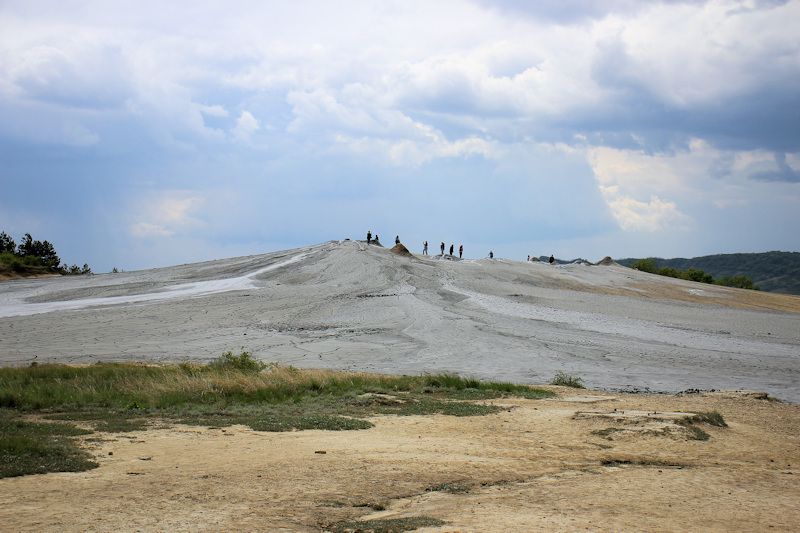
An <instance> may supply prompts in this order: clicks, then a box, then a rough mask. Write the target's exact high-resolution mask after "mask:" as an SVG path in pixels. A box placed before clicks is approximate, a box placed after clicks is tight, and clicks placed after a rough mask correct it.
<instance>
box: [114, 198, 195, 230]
mask: <svg viewBox="0 0 800 533" xmlns="http://www.w3.org/2000/svg"><path fill="white" fill-rule="evenodd" d="M204 204H205V198H203V197H202V196H199V195H197V194H195V193H191V192H186V191H159V192H156V193H152V194H149V195H147V196H146V197H145V198H143V199H140V200H139V201H138V202H137V205H136V206H135V207H134V208H133V209H132V212H133V213H136V215H135V216H136V218H137V219H138V220H136V221H135V222H133V223H132V224H131V225H130V228H129V229H130V233H131V235H133V236H134V237H138V238H149V237H170V236H173V235H175V234H177V233H180V232H186V231H188V230H192V229H195V228H197V227H199V226H202V225H203V222H202V220H201V219H200V218H199V213H198V211H199V209H200V208H201V207H202V206H203V205H204Z"/></svg>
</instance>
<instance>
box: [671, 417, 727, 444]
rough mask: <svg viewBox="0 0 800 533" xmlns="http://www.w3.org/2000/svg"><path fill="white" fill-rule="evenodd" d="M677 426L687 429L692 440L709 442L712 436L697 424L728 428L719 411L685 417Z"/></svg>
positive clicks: (678, 421)
mask: <svg viewBox="0 0 800 533" xmlns="http://www.w3.org/2000/svg"><path fill="white" fill-rule="evenodd" d="M676 423H677V424H679V425H681V426H683V427H685V428H686V431H687V435H688V436H689V439H691V440H708V439H709V438H711V436H710V435H709V434H708V433H706V432H705V431H703V430H702V429H701V428H699V427H697V426H696V425H695V424H708V425H710V426H716V427H720V428H725V427H728V424H727V423H726V422H725V419H724V418H722V415H721V414H720V413H718V412H717V411H707V412H702V413H695V414H693V415H692V416H687V417H684V418H682V419H680V420H677V421H676Z"/></svg>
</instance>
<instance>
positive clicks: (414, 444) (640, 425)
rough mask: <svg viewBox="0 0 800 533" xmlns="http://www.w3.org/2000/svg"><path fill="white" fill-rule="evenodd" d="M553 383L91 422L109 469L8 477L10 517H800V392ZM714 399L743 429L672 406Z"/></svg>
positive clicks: (94, 445)
mask: <svg viewBox="0 0 800 533" xmlns="http://www.w3.org/2000/svg"><path fill="white" fill-rule="evenodd" d="M553 389H554V390H556V391H557V392H558V393H559V396H558V397H557V398H556V399H552V400H538V401H535V400H522V399H513V400H498V401H496V402H495V403H498V404H500V405H503V406H505V407H507V408H508V409H507V410H503V411H501V412H500V413H498V414H494V415H489V416H479V417H464V418H456V417H447V416H410V417H394V416H381V417H376V418H373V419H372V421H373V422H374V423H375V427H374V428H372V429H369V430H365V431H346V432H327V431H302V432H292V433H262V432H255V431H252V430H250V429H248V428H244V427H231V428H224V429H214V428H198V427H185V426H178V427H172V428H153V429H150V430H148V431H144V432H133V433H120V434H95V435H91V436H89V438H87V439H86V441H85V446H87V447H88V448H89V449H91V450H92V453H93V454H94V455H95V456H96V457H97V460H98V462H99V463H100V467H99V468H97V469H95V470H91V471H88V472H82V473H60V474H47V475H37V476H27V477H21V478H10V479H3V480H0V524H2V527H0V529H3V530H6V531H54V530H58V531H187V530H191V531H230V530H264V531H321V530H325V529H326V528H327V527H330V526H331V525H332V524H335V523H336V522H339V521H342V520H351V519H375V518H396V517H409V516H428V517H433V518H437V519H440V520H444V521H445V522H446V525H444V526H441V527H436V528H427V529H424V531H449V532H454V531H555V530H562V531H563V530H568V531H575V530H590V531H609V530H614V531H620V530H626V531H630V530H637V531H643V530H644V531H688V530H703V531H792V530H794V531H796V530H798V529H800V506H798V504H797V502H798V501H800V482H799V480H800V468H798V463H800V406H798V405H796V404H788V403H781V402H776V401H769V400H764V399H757V398H754V397H752V396H748V395H747V394H740V393H737V394H732V393H728V394H723V393H706V394H688V395H681V396H674V395H629V394H610V393H602V392H591V391H581V390H575V389H566V388H558V387H554V388H553ZM704 411H719V412H720V413H721V414H722V415H723V416H724V418H725V421H726V422H727V423H728V425H729V427H727V428H719V427H714V426H710V425H707V424H698V425H697V427H700V428H701V429H703V430H704V431H706V432H707V433H708V434H709V435H710V439H709V440H707V441H699V440H691V439H690V437H689V430H687V429H686V428H685V427H684V426H681V425H678V424H676V423H675V422H674V421H675V420H676V419H680V418H682V417H683V416H684V414H683V413H693V412H704ZM609 428H612V429H609ZM602 430H607V431H602ZM596 431H601V434H596V433H593V432H596ZM98 436H100V438H99V439H98ZM442 484H447V485H445V486H442ZM437 486H439V487H438V488H439V489H440V490H431V489H432V488H437ZM441 489H450V490H449V491H448V490H441Z"/></svg>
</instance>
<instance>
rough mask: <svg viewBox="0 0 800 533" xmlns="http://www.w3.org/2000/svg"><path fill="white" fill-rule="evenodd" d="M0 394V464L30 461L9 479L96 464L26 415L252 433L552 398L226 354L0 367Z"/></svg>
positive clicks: (448, 379) (458, 412)
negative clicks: (238, 427)
mask: <svg viewBox="0 0 800 533" xmlns="http://www.w3.org/2000/svg"><path fill="white" fill-rule="evenodd" d="M0 391H2V392H0V412H2V413H5V414H4V418H3V420H4V421H5V422H4V425H3V428H4V429H3V434H2V435H3V439H4V440H3V443H4V444H3V446H5V447H4V448H3V450H5V451H3V452H2V453H4V454H6V455H4V456H3V458H4V459H3V468H11V466H10V465H12V464H18V465H21V464H22V463H23V462H25V461H27V463H26V464H28V466H26V467H19V468H16V470H13V471H14V472H20V474H7V475H21V473H32V472H44V471H65V470H66V471H69V470H76V469H77V470H82V469H85V468H90V467H91V466H92V465H94V463H91V462H87V461H88V459H86V457H85V456H84V455H82V452H81V453H78V452H79V450H78V451H76V450H77V449H76V448H74V443H73V442H72V441H71V440H69V439H68V435H66V434H65V433H64V432H65V431H81V432H83V430H80V429H79V428H75V427H74V426H71V425H69V424H66V423H63V424H34V423H32V422H27V421H24V420H23V419H22V417H23V416H25V415H32V414H37V415H41V416H43V417H45V418H47V419H50V420H59V421H71V422H80V423H81V425H84V426H89V427H91V428H92V429H93V430H94V431H99V432H114V433H116V432H126V431H137V430H142V429H145V428H147V427H152V426H153V425H154V424H155V425H159V424H161V425H163V424H173V423H185V424H193V425H203V426H212V427H225V426H230V425H234V424H242V425H246V426H248V427H250V428H252V429H254V430H257V431H292V430H305V429H322V430H330V431H345V430H359V429H367V428H370V427H372V423H370V422H369V421H368V420H365V418H368V417H371V416H375V415H398V416H405V415H432V414H440V415H448V416H479V415H486V414H490V413H495V412H497V411H499V410H500V408H499V407H497V406H493V405H483V404H479V403H474V402H470V401H468V400H481V399H489V398H502V397H507V396H515V397H525V398H534V399H535V398H545V397H550V396H553V395H554V394H553V393H552V392H550V391H546V390H542V389H536V388H532V387H527V386H524V385H515V384H512V383H498V382H482V381H478V380H474V379H468V378H462V377H460V376H456V375H452V374H439V375H426V376H383V375H374V374H359V373H347V372H334V371H325V370H299V369H296V368H293V367H280V366H277V365H274V364H273V365H265V364H264V363H262V362H260V361H258V360H256V359H254V358H253V357H252V355H251V354H250V353H249V352H242V353H240V354H239V355H235V354H234V353H233V352H226V353H225V354H223V355H222V357H220V358H219V359H217V360H215V361H213V362H212V363H210V364H208V365H196V364H189V363H183V364H180V365H144V364H123V363H98V364H94V365H90V366H83V367H72V366H67V365H49V364H43V365H36V366H31V367H27V368H0ZM9 420H14V422H13V423H11V422H9ZM37 428H38V429H37ZM65 428H72V429H71V430H68V429H65ZM25 450H28V451H27V452H26V451H25ZM37 450H38V451H37ZM59 453H60V454H61V455H60V456H58V454H59ZM26 454H27V455H26ZM26 457H27V459H25V458H26ZM59 457H60V458H59ZM37 458H38V459H37ZM50 458H53V459H52V460H51V459H50ZM37 461H38V463H37ZM34 463H35V464H38V465H39V466H32V465H34ZM87 465H89V466H87ZM9 472H11V470H9Z"/></svg>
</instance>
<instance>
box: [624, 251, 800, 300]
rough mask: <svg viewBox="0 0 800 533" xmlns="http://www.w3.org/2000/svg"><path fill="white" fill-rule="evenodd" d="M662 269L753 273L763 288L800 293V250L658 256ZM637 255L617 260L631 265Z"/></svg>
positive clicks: (759, 286) (756, 282) (756, 281)
mask: <svg viewBox="0 0 800 533" xmlns="http://www.w3.org/2000/svg"><path fill="white" fill-rule="evenodd" d="M654 259H655V261H656V265H657V266H658V268H663V267H672V268H677V269H678V270H686V269H687V268H689V267H692V268H699V269H700V270H704V271H705V272H708V273H709V274H711V275H712V276H714V278H721V277H723V276H736V275H740V274H743V275H745V276H749V277H750V278H751V279H752V280H753V282H754V283H755V284H756V285H758V288H759V289H761V290H762V291H769V292H782V293H786V294H800V252H762V253H757V254H717V255H705V256H703V257H693V258H691V259H685V258H682V257H678V258H675V259H662V258H660V257H656V258H654ZM636 261H638V259H636V258H627V259H617V262H618V263H619V264H621V265H625V266H628V267H629V266H631V265H632V264H633V263H634V262H636Z"/></svg>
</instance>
